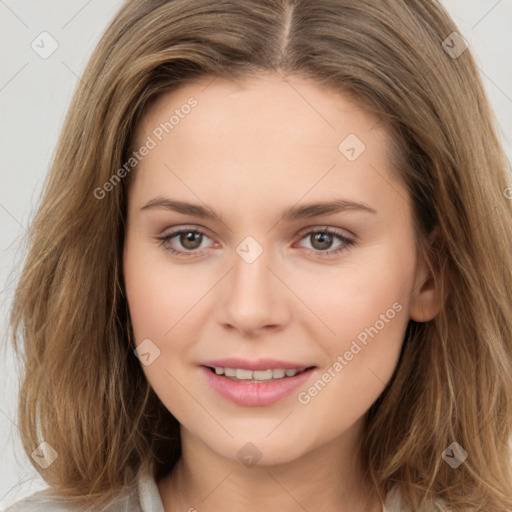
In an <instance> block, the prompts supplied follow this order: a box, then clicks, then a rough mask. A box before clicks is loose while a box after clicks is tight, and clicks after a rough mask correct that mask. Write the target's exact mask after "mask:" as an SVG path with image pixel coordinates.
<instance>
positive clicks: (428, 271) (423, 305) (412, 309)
mask: <svg viewBox="0 0 512 512" xmlns="http://www.w3.org/2000/svg"><path fill="white" fill-rule="evenodd" d="M437 236H438V228H437V226H436V227H435V229H434V230H433V232H432V233H431V234H430V236H429V239H428V248H427V252H428V256H430V255H431V253H430V251H431V249H432V246H433V245H434V243H435V241H436V238H437ZM431 266H432V265H430V266H429V264H428V261H427V255H423V254H420V255H419V256H418V265H417V270H416V276H415V280H414V288H413V291H412V294H411V301H410V305H409V314H410V317H411V320H415V321H416V322H428V321H429V320H432V319H433V318H434V317H435V316H436V315H437V314H438V313H439V311H440V310H441V307H442V306H443V302H444V300H443V297H442V296H441V290H440V289H439V287H440V284H441V282H440V281H441V277H442V276H440V275H439V274H436V275H435V276H434V273H435V272H437V269H436V268H435V265H434V266H433V267H434V268H431ZM434 277H435V279H434Z"/></svg>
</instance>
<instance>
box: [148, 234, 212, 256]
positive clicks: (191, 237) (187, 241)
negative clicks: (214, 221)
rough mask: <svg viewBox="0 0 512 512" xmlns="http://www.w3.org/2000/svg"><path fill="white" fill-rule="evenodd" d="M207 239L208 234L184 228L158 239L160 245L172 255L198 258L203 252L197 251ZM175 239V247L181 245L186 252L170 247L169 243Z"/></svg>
mask: <svg viewBox="0 0 512 512" xmlns="http://www.w3.org/2000/svg"><path fill="white" fill-rule="evenodd" d="M205 237H206V238H209V237H208V236H207V235H206V233H204V232H203V231H201V230H198V229H192V228H182V229H178V230H176V231H173V232H172V233H169V234H167V235H165V236H161V237H157V240H160V245H161V246H162V247H163V248H164V249H165V250H166V251H169V252H170V253H171V254H176V255H178V256H197V255H198V254H201V252H202V251H197V249H199V248H200V247H201V245H202V242H203V241H204V238H205ZM174 238H176V242H174V243H173V245H176V244H177V243H179V244H180V245H181V247H183V249H184V250H176V249H174V248H173V247H171V246H170V245H168V243H170V242H171V240H173V239H174ZM191 251H194V252H191Z"/></svg>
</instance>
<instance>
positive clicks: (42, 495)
mask: <svg viewBox="0 0 512 512" xmlns="http://www.w3.org/2000/svg"><path fill="white" fill-rule="evenodd" d="M77 510H79V509H78V508H76V506H75V507H73V505H71V504H69V503H66V502H65V501H64V500H63V499H62V498H59V497H58V496H56V495H55V494H54V493H53V492H52V491H51V489H44V490H42V491H38V492H35V493H34V494H31V495H30V496H27V497H25V498H22V499H21V500H19V501H17V502H16V503H13V504H12V505H10V506H9V507H7V508H6V509H2V512H32V511H33V512H36V511H37V512H50V511H55V512H71V511H73V512H76V511H77Z"/></svg>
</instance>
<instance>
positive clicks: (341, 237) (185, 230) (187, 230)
mask: <svg viewBox="0 0 512 512" xmlns="http://www.w3.org/2000/svg"><path fill="white" fill-rule="evenodd" d="M182 233H198V234H200V235H204V236H206V237H208V235H207V234H206V233H205V232H204V231H201V230H200V229H191V228H182V229H177V230H176V231H173V232H172V233H169V234H168V235H165V236H160V237H156V239H157V240H159V241H160V244H159V245H160V246H162V247H163V248H164V250H166V251H169V252H170V253H171V254H174V255H177V256H183V257H190V256H197V255H200V254H201V252H200V251H199V252H193V251H177V250H176V249H173V248H171V247H166V246H165V242H167V241H169V240H170V239H172V238H174V237H175V236H177V235H180V234H182ZM317 233H321V234H326V235H333V236H334V237H336V238H338V239H339V240H340V241H342V242H343V245H341V246H340V247H339V248H338V249H334V250H331V251H317V250H314V249H310V250H313V252H314V253H315V254H317V255H321V256H325V255H327V256H332V255H334V254H338V253H342V252H344V251H346V250H347V249H349V248H350V247H352V246H354V245H355V244H356V242H355V240H352V239H351V238H348V237H346V236H344V235H342V234H340V233H338V232H337V231H334V230H332V229H330V228H327V227H326V228H322V229H316V230H311V231H308V232H306V233H304V235H303V236H302V237H301V240H304V238H306V237H307V236H308V235H312V234H317ZM208 238H209V237H208Z"/></svg>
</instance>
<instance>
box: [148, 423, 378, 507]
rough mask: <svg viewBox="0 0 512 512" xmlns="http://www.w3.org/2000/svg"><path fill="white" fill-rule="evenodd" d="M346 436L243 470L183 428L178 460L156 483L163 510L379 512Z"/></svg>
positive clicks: (369, 486) (241, 465)
mask: <svg viewBox="0 0 512 512" xmlns="http://www.w3.org/2000/svg"><path fill="white" fill-rule="evenodd" d="M345 434H347V433H345ZM346 437H347V436H345V439H334V440H333V441H331V442H330V443H327V444H325V445H323V446H321V447H320V448H316V449H313V450H311V451H309V452H306V453H304V454H303V455H301V456H300V457H299V458H296V459H294V460H292V461H289V462H284V463H279V464H271V465H260V464H256V465H255V466H252V467H246V466H244V465H243V464H241V463H240V462H239V461H235V460H232V459H228V458H225V457H222V456H220V455H219V454H218V453H216V452H214V451H213V450H211V449H210V448H209V447H208V446H206V445H204V444H203V443H202V442H201V441H199V440H198V439H197V438H195V437H194V436H193V435H192V434H191V433H190V432H188V431H186V430H185V429H183V428H182V457H181V458H180V460H179V461H178V463H177V464H176V466H175V467H174V468H173V470H172V471H171V472H170V473H169V474H168V475H167V476H166V477H164V478H162V479H161V480H160V481H159V482H158V488H159V492H160V495H161V497H162V502H163V505H164V508H165V510H166V512H174V511H176V510H183V511H190V512H193V511H194V510H196V511H200V512H213V511H218V510H224V509H226V508H228V509H229V510H233V511H244V512H256V511H260V510H262V509H268V510H279V511H280V512H299V511H300V512H304V511H305V510H318V509H319V506H321V509H322V511H324V512H382V503H381V501H380V499H379V498H378V495H377V494H376V492H375V490H374V489H372V486H371V485H370V484H369V482H368V481H366V480H365V479H364V478H363V477H362V471H361V470H360V467H359V464H358V463H357V454H356V453H355V451H354V450H352V451H349V450H347V449H345V450H344V449H343V448H344V447H345V448H346V446H347V441H348V439H346ZM350 445H351V446H352V447H353V446H354V443H351V444H350Z"/></svg>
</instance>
